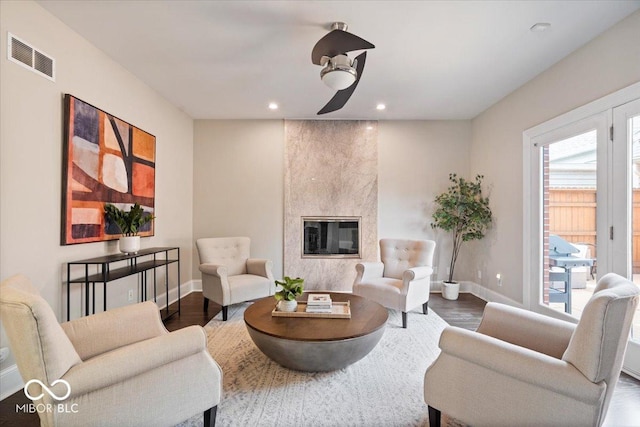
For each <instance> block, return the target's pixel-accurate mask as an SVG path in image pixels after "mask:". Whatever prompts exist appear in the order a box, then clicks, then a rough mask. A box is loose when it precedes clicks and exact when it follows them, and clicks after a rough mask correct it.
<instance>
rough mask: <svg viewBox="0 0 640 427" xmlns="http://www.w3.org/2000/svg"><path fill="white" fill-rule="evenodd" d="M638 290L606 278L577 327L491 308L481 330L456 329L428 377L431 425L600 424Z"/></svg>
mask: <svg viewBox="0 0 640 427" xmlns="http://www.w3.org/2000/svg"><path fill="white" fill-rule="evenodd" d="M638 295H639V290H638V288H637V287H636V286H635V285H634V284H633V283H632V282H630V281H629V280H627V279H625V278H623V277H621V276H618V275H616V274H613V273H609V274H607V275H605V276H603V277H602V278H601V279H600V281H599V282H598V285H597V286H596V289H595V291H594V293H593V296H592V297H591V299H590V300H589V302H588V303H587V305H586V306H585V308H584V311H583V312H582V317H581V319H580V321H579V323H578V324H577V325H575V324H573V323H569V322H564V321H561V320H557V319H554V318H551V317H547V316H543V315H540V314H537V313H533V312H530V311H526V310H522V309H518V308H514V307H510V306H506V305H502V304H496V303H489V304H487V306H486V308H485V312H484V315H483V318H482V322H481V323H480V326H479V328H478V330H477V331H476V332H472V331H467V330H464V329H460V328H454V327H448V328H446V329H445V330H444V331H443V332H442V335H441V337H440V349H441V350H442V351H441V353H440V355H439V356H438V358H437V359H436V360H435V362H434V363H433V364H432V365H431V366H430V367H429V368H428V369H427V372H426V374H425V377H424V400H425V402H426V403H427V405H428V406H429V425H430V426H431V427H438V426H439V425H440V413H441V411H442V412H444V413H446V414H447V415H449V416H451V417H453V418H455V419H457V420H459V421H462V422H464V423H467V424H471V425H474V426H527V425H531V426H534V425H535V426H559V425H562V426H581V427H582V426H599V425H601V424H602V422H603V421H604V418H605V416H606V414H607V408H608V406H609V402H610V401H611V396H612V394H613V389H614V387H615V385H616V382H617V381H618V377H619V376H620V369H621V366H622V361H623V358H624V353H625V349H626V345H627V341H628V339H629V331H630V328H631V322H632V319H633V314H634V310H635V308H636V306H637V305H638V298H639V297H638Z"/></svg>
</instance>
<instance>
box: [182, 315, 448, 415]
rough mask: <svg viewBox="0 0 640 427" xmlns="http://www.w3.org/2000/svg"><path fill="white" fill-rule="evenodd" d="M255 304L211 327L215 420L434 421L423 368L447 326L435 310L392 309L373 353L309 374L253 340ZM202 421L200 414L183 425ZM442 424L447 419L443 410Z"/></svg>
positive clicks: (210, 344) (432, 354) (424, 368)
mask: <svg viewBox="0 0 640 427" xmlns="http://www.w3.org/2000/svg"><path fill="white" fill-rule="evenodd" d="M247 306H248V304H238V305H235V306H232V307H230V308H229V320H228V321H227V322H222V321H221V320H220V318H221V315H218V316H216V318H214V319H213V320H212V321H211V322H209V324H207V325H206V326H205V329H206V331H207V334H208V346H209V351H210V352H211V355H212V356H213V358H214V359H215V360H216V361H217V362H218V364H219V365H220V367H221V368H222V371H223V373H224V384H223V396H222V401H221V403H220V405H219V406H218V415H217V420H216V425H217V426H221V427H226V426H252V427H253V426H265V427H266V426H268V427H275V426H279V427H289V426H291V427H301V426H367V427H374V426H381V427H382V426H384V427H389V426H428V425H429V421H428V410H427V406H426V404H425V403H424V400H423V382H424V373H425V371H426V369H427V367H428V366H429V364H431V362H432V361H433V360H435V358H436V356H437V355H438V353H439V349H438V339H439V337H440V333H441V332H442V330H443V329H444V328H445V327H446V326H447V323H446V322H445V321H444V320H442V319H441V318H440V317H439V316H438V315H437V314H435V313H434V312H433V311H432V310H430V311H429V314H428V315H427V316H425V315H423V314H422V313H421V312H418V311H416V312H412V313H410V314H409V315H408V325H409V326H408V328H407V329H402V327H401V324H402V321H401V318H400V313H399V312H396V311H394V310H390V311H389V321H388V323H387V326H386V330H385V333H384V335H383V337H382V339H381V340H380V342H379V343H378V345H377V346H376V348H374V349H373V350H372V351H371V353H369V354H368V355H367V356H366V357H365V358H363V359H362V360H360V361H358V362H356V363H355V364H353V365H351V366H348V367H347V368H345V369H341V370H339V371H334V372H325V373H307V372H297V371H291V370H289V369H286V368H283V367H281V366H280V365H278V364H277V363H275V362H273V361H272V360H271V359H269V358H267V357H266V356H265V355H264V354H262V352H261V351H260V350H258V348H257V347H256V346H255V345H254V344H253V341H251V338H250V337H249V334H248V332H247V329H246V327H245V324H244V319H243V313H244V310H245V308H246V307H247ZM192 425H202V416H196V417H194V418H192V419H190V420H188V421H186V422H184V423H182V424H181V427H187V426H192ZM443 425H455V424H454V423H451V422H448V420H447V419H446V417H445V416H444V414H443Z"/></svg>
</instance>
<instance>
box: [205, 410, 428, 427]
mask: <svg viewBox="0 0 640 427" xmlns="http://www.w3.org/2000/svg"><path fill="white" fill-rule="evenodd" d="M429 409H431V407H429ZM217 412H218V406H214V407H213V408H209V409H207V410H206V411H204V427H214V426H215V425H216V413H217ZM429 414H431V412H429Z"/></svg>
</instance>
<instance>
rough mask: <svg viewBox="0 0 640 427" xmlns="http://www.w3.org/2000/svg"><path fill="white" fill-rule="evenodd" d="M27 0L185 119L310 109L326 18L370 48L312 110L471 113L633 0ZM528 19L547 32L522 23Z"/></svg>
mask: <svg viewBox="0 0 640 427" xmlns="http://www.w3.org/2000/svg"><path fill="white" fill-rule="evenodd" d="M40 4H41V5H42V6H43V7H44V8H45V9H47V10H48V11H50V12H51V13H52V14H54V15H55V16H57V17H58V18H59V19H60V20H62V21H63V22H64V23H66V24H67V25H68V26H69V27H71V28H72V29H74V30H75V31H77V32H78V33H79V34H80V35H82V36H83V37H84V38H86V39H87V40H89V41H90V42H91V43H92V44H94V45H95V46H97V47H98V48H100V49H102V50H103V51H104V52H106V53H107V54H108V55H109V56H110V57H112V58H113V59H114V60H115V61H117V62H118V63H120V64H121V65H122V66H123V67H125V68H126V69H128V70H129V71H130V72H132V73H133V74H135V75H136V76H137V77H138V78H140V79H141V80H142V81H144V82H146V83H147V84H148V85H149V86H151V87H152V88H154V89H155V90H156V91H158V92H159V93H160V94H162V95H163V96H164V97H165V98H167V99H168V100H169V101H170V102H172V103H173V104H174V105H176V106H178V107H179V108H181V109H182V110H184V111H185V112H186V113H187V114H189V115H190V116H191V117H193V118H197V119H213V118H215V119H249V118H252V119H265V118H317V117H318V116H316V112H317V111H318V110H320V108H322V107H323V106H324V105H325V104H326V103H327V102H328V100H329V99H330V98H331V97H332V96H333V91H332V90H331V89H329V88H328V87H326V86H325V85H324V84H323V83H322V82H321V80H320V77H319V73H320V67H319V66H316V65H313V64H312V63H311V49H312V48H313V46H314V44H315V43H316V42H317V41H318V40H319V39H320V38H321V37H323V36H324V35H325V34H326V33H327V32H328V31H329V27H330V24H331V23H332V22H334V21H344V22H346V23H347V24H348V25H349V32H352V33H354V34H356V35H358V36H360V37H362V38H364V39H366V40H368V41H370V42H371V43H373V44H375V46H376V48H375V49H372V50H370V51H368V52H369V53H368V55H367V63H366V67H365V70H364V73H363V77H362V80H361V81H360V84H359V86H358V87H357V89H356V91H355V93H354V95H353V96H352V98H351V99H350V100H349V102H348V103H347V104H346V106H345V107H344V108H343V109H342V110H338V111H336V112H334V113H330V114H326V115H323V116H321V117H322V118H327V119H380V120H385V119H386V120H399V119H469V118H473V117H475V116H476V115H478V114H479V113H481V112H482V111H484V110H485V109H486V108H488V107H489V106H491V105H492V104H494V103H495V102H496V101H498V100H500V99H501V98H503V97H504V96H506V95H507V94H509V93H510V92H512V91H513V90H514V89H516V88H518V87H519V86H521V85H522V84H523V83H525V82H527V81H528V80H530V79H532V78H533V77H534V76H536V75H538V74H539V73H541V72H542V71H544V70H545V69H547V68H549V67H550V66H551V65H553V64H554V63H556V62H557V61H559V60H560V59H562V58H564V57H565V56H567V55H568V54H570V53H571V52H573V51H574V50H576V49H577V48H579V47H580V46H582V45H584V44H585V43H586V42H588V41H589V40H591V39H593V38H594V37H596V36H597V35H599V34H600V33H602V32H603V31H604V30H606V29H607V28H609V27H611V26H612V25H614V24H615V23H617V22H618V21H620V20H621V19H623V18H624V17H625V16H627V15H629V14H631V13H633V12H634V11H635V10H638V9H639V8H640V0H633V1H614V0H606V1H367V2H365V1H235V2H234V1H215V2H213V1H154V0H134V1H83V2H80V1H68V0H67V1H59V0H46V1H44V0H42V1H40ZM537 22H549V23H551V28H550V29H549V30H547V31H546V32H542V33H534V32H531V31H529V28H530V27H531V26H532V25H533V24H535V23H537ZM356 53H357V52H356ZM353 56H354V55H351V57H353ZM269 102H277V103H278V104H279V105H280V108H279V109H278V110H276V111H271V110H269V109H268V108H267V105H268V103H269ZM379 102H384V103H386V105H387V109H386V110H385V111H383V112H379V111H376V108H375V107H376V104H377V103H379Z"/></svg>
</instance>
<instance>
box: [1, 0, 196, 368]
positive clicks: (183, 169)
mask: <svg viewBox="0 0 640 427" xmlns="http://www.w3.org/2000/svg"><path fill="white" fill-rule="evenodd" d="M8 31H9V32H11V33H12V34H14V35H16V36H17V37H19V38H21V39H24V40H25V41H27V42H29V43H31V44H33V45H34V46H35V47H36V48H38V49H40V50H42V51H44V52H46V53H47V54H49V55H51V56H52V57H54V58H55V59H56V77H57V79H56V82H55V83H54V82H51V81H49V80H46V79H45V78H43V77H40V76H39V75H37V74H35V73H33V72H30V71H29V70H26V69H24V68H22V67H20V66H18V65H16V64H14V63H12V62H9V61H8V60H7V52H6V46H7V43H6V36H7V32H8ZM0 34H1V35H0V37H1V43H0V46H1V51H0V92H1V93H2V97H1V98H2V101H1V105H0V109H1V110H0V111H1V116H0V117H1V118H0V129H1V131H0V132H1V133H0V193H1V196H2V199H1V205H0V236H1V239H0V279H4V278H6V277H8V276H10V275H13V274H16V273H24V274H26V275H27V276H29V277H30V278H31V280H32V281H33V282H34V284H35V285H36V286H37V287H38V288H39V289H40V290H41V292H42V294H43V296H44V298H45V299H46V300H47V301H48V302H49V303H50V304H51V306H52V307H53V310H54V311H55V312H56V314H57V315H58V316H59V317H60V318H62V313H63V312H64V309H65V306H66V302H63V301H64V300H63V295H64V292H65V289H66V287H65V286H64V285H63V270H66V269H63V264H64V263H65V262H67V261H70V260H77V259H84V258H88V257H94V256H99V255H104V254H107V253H115V252H117V250H118V249H117V242H116V241H113V242H109V243H90V244H80V245H73V246H61V245H60V222H61V221H60V215H61V213H60V212H61V205H60V203H61V176H62V123H63V110H62V105H63V104H62V98H63V94H65V93H70V94H72V95H75V96H77V97H79V98H80V99H82V100H84V101H87V102H89V103H91V104H93V105H95V106H96V107H99V108H101V109H103V110H105V111H107V112H109V113H111V114H114V115H115V116H117V117H120V118H122V119H123V120H126V121H128V122H130V123H132V124H134V125H136V126H138V127H140V128H141V129H144V130H146V131H148V132H150V133H152V134H154V135H155V136H156V138H157V139H156V155H157V170H156V203H157V204H156V215H157V220H156V228H155V233H156V235H155V237H151V238H143V239H142V247H151V246H169V245H171V246H174V245H175V246H180V247H181V256H182V264H183V268H182V282H186V281H189V280H190V279H191V268H190V266H191V257H192V239H191V235H192V206H193V198H192V193H193V189H192V180H193V175H192V172H191V165H192V159H193V153H192V150H193V121H192V120H191V119H190V118H189V117H188V116H187V115H186V114H184V113H183V112H181V111H180V110H178V109H177V108H176V107H174V106H173V105H171V104H170V103H169V102H167V101H166V100H164V99H163V98H162V97H160V96H159V95H158V94H157V93H156V92H154V91H153V90H151V89H150V88H149V87H148V86H146V85H145V84H143V83H142V82H140V81H139V80H138V79H137V78H135V77H134V76H133V75H132V74H130V73H129V72H128V71H126V70H125V69H123V68H122V67H121V66H120V65H118V64H117V63H115V62H113V61H112V60H111V59H109V58H108V57H107V56H105V54H104V53H102V52H101V51H100V50H98V49H96V48H95V47H94V46H92V45H91V44H89V43H88V42H87V41H86V40H84V39H83V38H81V37H80V36H79V35H77V34H76V33H74V32H73V31H71V30H70V29H69V28H68V27H66V26H65V25H63V24H62V23H61V22H60V21H58V20H57V19H56V18H54V17H53V16H51V15H50V14H49V13H48V12H46V11H45V10H44V9H42V8H41V7H40V6H39V5H38V4H37V3H34V2H30V1H11V2H8V1H2V2H0ZM65 274H66V272H65ZM136 288H137V281H136V279H135V278H130V279H123V280H120V281H117V282H112V283H111V284H110V285H109V306H110V307H112V306H117V305H122V304H127V299H126V294H127V291H128V290H129V289H136ZM78 299H79V298H78ZM72 313H73V311H72ZM2 338H3V340H2V345H3V346H4V345H6V340H5V339H4V336H3V337H2ZM8 363H9V364H10V363H12V362H11V360H9V361H7V362H5V364H3V366H4V365H6V364H8Z"/></svg>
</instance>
